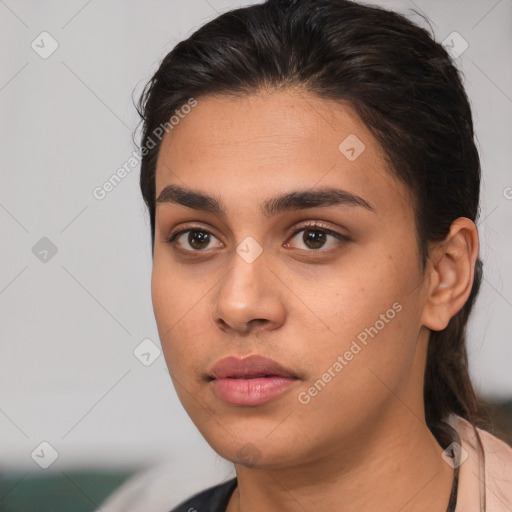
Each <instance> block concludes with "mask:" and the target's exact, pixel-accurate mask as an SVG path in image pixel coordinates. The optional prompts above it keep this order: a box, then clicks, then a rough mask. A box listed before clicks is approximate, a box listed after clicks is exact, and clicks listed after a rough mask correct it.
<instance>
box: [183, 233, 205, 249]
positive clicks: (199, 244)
mask: <svg viewBox="0 0 512 512" xmlns="http://www.w3.org/2000/svg"><path fill="white" fill-rule="evenodd" d="M187 241H188V243H189V244H190V247H193V248H194V249H205V248H206V247H208V244H209V243H210V234H209V233H206V232H205V231H189V233H188V237H187Z"/></svg>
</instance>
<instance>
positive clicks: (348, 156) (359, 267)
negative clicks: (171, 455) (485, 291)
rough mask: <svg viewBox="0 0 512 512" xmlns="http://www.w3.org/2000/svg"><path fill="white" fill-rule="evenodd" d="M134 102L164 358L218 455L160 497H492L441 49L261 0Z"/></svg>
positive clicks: (295, 5)
mask: <svg viewBox="0 0 512 512" xmlns="http://www.w3.org/2000/svg"><path fill="white" fill-rule="evenodd" d="M140 113H141V116H142V118H143V122H144V133H143V138H142V155H143V161H142V169H141V189H142V194H143V197H144V200H145V202H146V204H147V206H148V209H149V214H150V219H151V230H152V244H153V265H154V266H153V275H152V299H153V306H154V312H155V317H156V321H157V326H158V331H159V335H160V339H161V343H162V347H163V350H164V353H165V358H166V362H167V366H168V368H169V371H170V374H171V377H172V380H173V383H174V385H175V387H176V391H177V393H178V396H179V398H180V400H181V403H182V404H183V406H184V408H185V410H186V411H187V413H188V414H189V415H190V417H191V419H192V421H193V422H194V424H195V425H196V426H197V428H198V430H199V431H200V432H201V434H202V435H203V436H204V438H205V439H206V441H207V442H208V443H209V444H210V445H211V447H212V448H213V449H214V450H215V451H216V452H217V453H218V454H219V455H221V456H222V457H224V458H225V459H227V460H229V461H232V462H233V463H234V464H235V469H236V478H234V479H232V480H230V481H228V482H225V483H223V484H220V485H218V486H216V487H214V488H210V489H207V490H205V491H204V492H202V493H199V494H198V495H196V496H194V497H192V498H190V499H189V500H187V501H186V502H185V503H183V504H182V505H181V506H179V507H177V508H176V509H175V510H176V511H189V512H190V511H192V510H197V511H199V512H202V511H205V512H206V511H219V512H220V511H223V512H224V511H227V512H235V511H241V512H255V511H262V510H265V511H267V512H271V511H280V512H283V511H290V512H291V511H303V510H307V511H314V510H337V511H343V512H352V511H358V512H365V511H372V512H374V511H375V510H379V511H390V512H391V511H393V512H398V511H406V512H415V511H425V510H428V511H431V512H445V511H457V512H466V511H469V510H481V511H482V510H487V511H488V512H498V511H500V512H501V511H506V510H507V511H508V510H511V507H512V476H511V475H512V449H511V448H510V447H509V446H507V445H506V444H505V443H503V442H501V441H499V440H498V439H497V438H495V437H493V436H492V435H491V434H490V433H488V432H486V431H484V430H481V429H480V428H477V427H476V424H477V422H478V416H477V404H476V398H475V393H474V390H473V387H472V385H471V381H470V378H469V375H468V365H467V355H466V348H465V328H466V322H467V319H468V315H469V314H470V311H471V308H472V306H473V302H474V300H475V297H476V295H477V293H478V288H479V285H480V280H481V263H480V261H479V259H478V234H477V229H476V227H475V222H476V219H477V215H478V205H479V186H480V164H479V156H478V152H477V149H476V147H475V144H474V138H473V122H472V115H471V110H470V106H469V104H468V99H467V97H466V94H465V91H464V88H463V86H462V84H461V80H460V77H459V74H458V72H457V70H456V68H455V67H454V65H453V64H452V62H451V61H450V58H449V56H448V54H447V53H446V51H445V50H444V49H443V47H442V46H441V45H439V44H438V43H436V42H435V41H434V40H433V38H432V37H431V36H430V35H429V33H428V32H427V31H426V30H424V29H422V28H419V27H418V26H416V25H414V24H412V23H411V22H410V21H408V20H407V19H405V18H404V17H402V16H401V15H399V14H397V13H393V12H389V11H386V10H383V9H380V8H374V7H367V6H363V5H358V4H356V3H354V2H350V1H345V0H295V1H294V0H268V1H267V2H265V3H263V4H260V5H254V6H251V7H247V8H242V9H237V10H234V11H231V12H228V13H226V14H223V15H221V16H219V17H218V18H216V19H214V20H213V21H211V22H209V23H208V24H206V25H205V26H203V27H202V28H200V29H199V30H197V31H196V32H195V33H194V34H192V36H190V37H189V38H188V39H187V40H185V41H183V42H180V43H179V44H178V45H177V46H176V47H175V48H174V49H173V50H172V51H171V52H170V53H169V54H168V55H167V56H166V57H165V59H164V60H163V62H162V64H161V66H160V68H159V69H158V71H157V72H156V74H155V75H154V77H153V78H152V80H151V81H150V83H149V84H148V86H147V88H146V89H145V91H144V94H143V96H142V98H141V102H140ZM191 477H192V478H193V475H191Z"/></svg>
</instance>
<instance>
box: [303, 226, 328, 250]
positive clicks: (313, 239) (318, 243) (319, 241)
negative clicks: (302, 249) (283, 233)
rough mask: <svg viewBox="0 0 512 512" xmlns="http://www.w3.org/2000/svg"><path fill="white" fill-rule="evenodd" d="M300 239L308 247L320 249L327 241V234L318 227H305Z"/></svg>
mask: <svg viewBox="0 0 512 512" xmlns="http://www.w3.org/2000/svg"><path fill="white" fill-rule="evenodd" d="M302 241H303V242H304V244H305V245H306V246H307V247H309V248H310V249H320V248H321V247H323V246H324V245H325V242H326V241H327V235H326V233H324V232H323V231H320V230H318V229H306V230H304V234H303V235H302Z"/></svg>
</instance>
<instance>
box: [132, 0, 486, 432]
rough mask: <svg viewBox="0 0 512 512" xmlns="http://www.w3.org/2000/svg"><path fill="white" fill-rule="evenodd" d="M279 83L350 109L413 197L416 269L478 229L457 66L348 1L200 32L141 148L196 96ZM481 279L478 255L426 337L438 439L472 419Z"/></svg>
mask: <svg viewBox="0 0 512 512" xmlns="http://www.w3.org/2000/svg"><path fill="white" fill-rule="evenodd" d="M287 87H299V88H302V89H303V90H305V91H308V92H310V93H314V94H316V95H317V96H318V97H320V98H328V99H334V100H339V101H343V102H348V103H349V104H350V105H352V106H353V107H354V108H355V110H356V111H357V113H358V114H359V116H360V117H361V119H362V120H363V122H364V123H365V124H366V126H367V127H368V128H369V130H370V131H371V133H372V134H373V135H374V137H375V138H376V139H377V141H378V142H379V143H380V144H381V146H382V148H383V149H384V152H385V154H386V156H387V159H388V163H389V167H390V169H391V172H393V174H394V175H395V176H396V177H397V178H398V179H400V180H401V181H402V182H404V183H405V184H406V185H407V186H408V187H409V188H410V190H411V191H412V192H413V194H414V197H415V199H416V211H415V213H416V224H417V236H418V241H419V246H420V254H421V256H422V261H423V267H424V268H425V264H426V259H427V257H428V248H429V244H431V243H432V242H436V241H440V240H443V239H444V238H445V237H446V235H447V234H448V232H449V229H450V226H451V224H452V222H453V221H454V220H455V219H457V218H458V217H467V218H469V219H471V220H472V221H474V222H476V219H477V216H478V210H479V189H480V161H479V155H478V151H477V149H476V147H475V143H474V133H473V121H472V114H471V108H470V105H469V101H468V98H467V96H466V93H465V90H464V87H463V85H462V81H461V76H460V73H459V71H458V70H457V68H456V67H455V66H454V64H453V63H452V61H451V60H450V57H449V55H448V54H447V52H446V51H445V49H444V48H443V46H442V45H441V44H439V43H437V42H435V40H434V38H433V37H432V36H431V35H430V34H429V32H428V31H427V30H425V29H423V28H421V27H419V26H417V25H415V24H413V23H412V22H411V21H409V20H408V19H407V18H406V17H404V16H402V15H400V14H398V13H395V12H391V11H387V10H385V9H382V8H377V7H368V6H363V5H360V4H357V3H354V2H351V1H348V0H268V1H267V2H264V3H262V4H258V5H253V6H249V7H245V8H241V9H236V10H233V11H229V12H227V13H224V14H222V15H220V16H218V17H217V18H215V19H213V20H212V21H210V22H209V23H207V24H206V25H204V26H202V27H201V28H199V29H198V30H197V31H196V32H194V33H193V34H192V35H191V36H190V37H189V38H188V39H186V40H184V41H182V42H180V43H179V44H177V45H176V46H175V48H174V49H173V50H172V51H171V52H170V53H169V54H168V55H167V56H166V57H165V58H164V59H163V61H162V63H161V65H160V67H159V69H158V71H157V72H156V73H155V74H154V76H153V77H152V79H151V80H150V82H149V83H148V84H147V86H146V88H145V89H144V92H143V94H142V96H141V98H140V101H139V105H138V109H139V113H140V115H141V117H142V121H143V134H142V147H145V146H148V141H149V140H150V139H153V140H154V139H155V137H154V133H155V130H156V129H157V127H158V126H161V125H163V124H165V123H166V122H168V121H169V119H170V117H171V116H172V115H173V114H174V113H175V111H176V110H177V109H179V108H180V107H181V106H183V105H185V104H186V103H187V101H188V100H189V99H190V98H192V97H193V98H195V99H196V100H197V99H199V98H200V97H201V96H205V95H208V94H229V95H248V94H252V93H255V92H257V91H259V90H261V89H264V88H277V89H280V88H283V89H285V88H287ZM151 145H152V146H154V147H152V149H151V150H149V151H147V152H146V154H145V155H144V156H143V159H142V164H141V177H140V186H141V190H142V195H143V197H144V200H145V202H146V204H147V206H148V210H149V215H150V221H151V235H152V246H153V248H154V239H155V199H156V198H155V167H156V160H157V156H158V151H159V147H160V140H157V141H156V144H151ZM481 278H482V265H481V261H480V259H479V260H478V262H477V266H476V270H475V276H474V284H473V289H472V291H471V294H470V296H469V299H468V300H467V302H466V304H465V305H464V307H463V308H462V310H461V311H459V313H457V314H456V315H455V316H454V317H453V318H452V319H451V321H450V322H449V325H448V326H447V327H446V329H444V330H442V331H439V332H431V335H430V341H429V349H428V360H427V365H426V371H425V385H424V398H425V414H426V421H427V425H428V426H429V428H430V429H431V430H432V431H433V433H434V434H435V435H436V436H437V437H438V439H439V437H440V436H442V432H441V430H442V429H441V427H440V425H439V424H440V422H441V421H442V420H444V419H446V417H447V415H448V414H450V413H455V414H458V415H460V416H462V417H463V418H466V419H467V420H469V421H471V422H473V423H474V422H475V420H476V419H477V401H476V397H475V392H474V390H473V386H472V384H471V380H470V378H469V372H468V360H467V352H466V345H465V337H466V335H465V330H466V323H467V319H468V316H469V313H470V311H471V309H472V306H473V303H474V300H475V298H476V295H477V293H478V289H479V287H480V282H481Z"/></svg>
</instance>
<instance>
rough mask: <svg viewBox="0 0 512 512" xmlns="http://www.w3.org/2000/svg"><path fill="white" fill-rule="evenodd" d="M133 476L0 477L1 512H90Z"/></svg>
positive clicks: (96, 473)
mask: <svg viewBox="0 0 512 512" xmlns="http://www.w3.org/2000/svg"><path fill="white" fill-rule="evenodd" d="M132 475H133V472H104V471H87V472H73V471H61V472H59V473H48V474H41V472H40V471H34V472H29V471H27V472H25V473H18V474H13V473H9V474H1V473H0V511H1V512H92V511H94V510H97V509H98V507H99V506H100V505H101V503H102V502H103V501H104V500H105V499H106V498H107V496H108V495H109V494H111V493H112V492H113V491H114V490H115V489H116V488H117V487H119V486H120V485H121V484H122V483H123V482H124V481H125V480H127V479H128V478H129V477H130V476H132Z"/></svg>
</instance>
